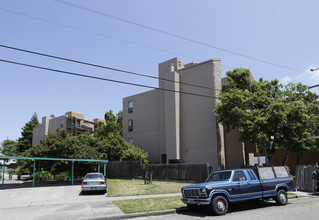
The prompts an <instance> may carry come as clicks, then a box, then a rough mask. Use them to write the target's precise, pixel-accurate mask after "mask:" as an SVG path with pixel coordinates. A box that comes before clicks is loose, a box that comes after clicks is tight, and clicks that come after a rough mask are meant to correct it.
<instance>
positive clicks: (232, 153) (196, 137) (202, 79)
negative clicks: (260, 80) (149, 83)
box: [123, 58, 245, 169]
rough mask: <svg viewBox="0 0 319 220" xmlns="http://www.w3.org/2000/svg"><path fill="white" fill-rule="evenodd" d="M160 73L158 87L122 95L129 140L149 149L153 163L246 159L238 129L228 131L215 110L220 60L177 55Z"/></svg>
mask: <svg viewBox="0 0 319 220" xmlns="http://www.w3.org/2000/svg"><path fill="white" fill-rule="evenodd" d="M159 78H160V80H159V88H158V89H155V90H151V91H148V92H144V93H141V94H137V95H133V96H129V97H126V98H124V99H123V137H124V139H125V140H127V141H128V142H130V143H132V144H135V145H137V146H139V147H140V148H142V149H144V150H145V151H147V152H148V153H149V160H150V162H152V163H176V162H185V163H209V165H210V166H213V167H214V169H224V168H236V167H239V166H240V165H242V164H245V151H244V149H245V146H244V144H243V143H241V142H239V141H238V132H236V131H232V132H231V133H228V134H225V132H224V128H223V126H221V125H220V124H218V123H217V121H216V117H215V115H214V112H213V109H214V108H215V106H216V104H217V103H218V102H219V100H218V99H217V98H216V97H217V96H218V92H219V91H220V89H221V85H222V78H221V61H220V60H219V59H212V60H208V61H205V62H202V63H190V64H184V63H183V62H182V61H181V60H180V59H178V58H174V59H171V60H168V61H165V62H163V63H160V64H159ZM194 85H198V86H194ZM169 90H170V91H169ZM172 91H177V92H172ZM192 94H197V95H192Z"/></svg>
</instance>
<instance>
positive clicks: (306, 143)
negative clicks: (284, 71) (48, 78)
mask: <svg viewBox="0 0 319 220" xmlns="http://www.w3.org/2000/svg"><path fill="white" fill-rule="evenodd" d="M227 76H228V83H227V84H225V85H223V87H222V92H221V94H220V99H221V102H220V103H219V104H218V105H217V107H216V109H215V113H216V117H217V119H218V121H219V122H222V123H223V124H224V125H225V127H226V131H230V130H231V129H234V128H238V129H239V133H240V141H243V142H248V143H255V144H257V146H258V147H260V148H261V150H262V152H263V153H264V155H265V156H266V157H267V159H268V162H270V160H271V158H272V155H273V154H274V152H275V151H276V150H277V149H278V148H283V149H287V155H286V157H285V159H284V160H283V163H284V164H285V163H286V161H287V158H288V154H289V152H290V151H294V152H298V153H300V154H302V152H304V151H307V150H309V149H310V148H315V146H317V145H316V143H317V142H318V139H317V135H316V132H318V129H317V127H316V126H317V120H310V119H311V118H314V119H315V118H318V116H317V113H318V110H317V109H318V96H317V95H315V94H314V93H311V92H310V91H308V90H307V87H306V86H303V85H302V84H289V85H287V86H286V87H285V89H283V87H282V85H280V84H279V82H278V80H273V81H266V80H263V79H260V80H259V81H251V80H250V79H249V76H250V73H249V70H248V69H234V70H233V71H229V72H227ZM314 109H315V111H314ZM315 112H316V113H315Z"/></svg>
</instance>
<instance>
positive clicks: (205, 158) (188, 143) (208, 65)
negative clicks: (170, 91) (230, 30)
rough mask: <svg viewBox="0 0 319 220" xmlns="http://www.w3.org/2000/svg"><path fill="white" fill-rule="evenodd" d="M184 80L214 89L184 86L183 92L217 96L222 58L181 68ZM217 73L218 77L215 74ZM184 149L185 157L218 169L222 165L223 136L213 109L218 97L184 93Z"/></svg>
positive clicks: (192, 161)
mask: <svg viewBox="0 0 319 220" xmlns="http://www.w3.org/2000/svg"><path fill="white" fill-rule="evenodd" d="M179 73H180V78H181V82H183V83H189V84H196V85H201V86H205V87H209V88H211V89H206V88H198V87H194V86H190V85H183V84H182V85H181V91H182V92H187V93H196V94H201V95H205V96H210V97H213V96H216V90H213V89H220V85H221V81H220V77H221V72H220V60H209V61H206V62H203V63H200V64H195V65H192V66H189V67H187V68H185V69H182V70H180V71H179ZM215 75H217V77H216V76H215ZM180 103H181V149H182V153H181V154H182V159H183V160H184V161H186V162H190V163H203V162H204V163H206V162H208V163H209V164H210V165H211V166H214V168H215V169H217V168H222V167H223V166H224V165H223V164H222V163H221V155H220V154H221V152H219V149H221V146H220V144H221V143H220V142H219V140H220V139H221V138H220V137H219V136H218V135H219V131H218V126H217V123H216V117H215V115H214V113H213V109H214V108H215V105H216V99H215V98H207V97H199V96H194V95H188V94H181V102H180Z"/></svg>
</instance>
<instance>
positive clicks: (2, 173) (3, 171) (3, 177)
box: [2, 160, 4, 184]
mask: <svg viewBox="0 0 319 220" xmlns="http://www.w3.org/2000/svg"><path fill="white" fill-rule="evenodd" d="M2 184H4V160H3V164H2Z"/></svg>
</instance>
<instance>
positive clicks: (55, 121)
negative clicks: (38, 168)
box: [32, 112, 105, 146]
mask: <svg viewBox="0 0 319 220" xmlns="http://www.w3.org/2000/svg"><path fill="white" fill-rule="evenodd" d="M99 122H102V123H105V120H103V119H98V118H96V119H93V121H91V120H87V119H85V118H84V115H83V114H81V113H76V112H67V113H65V114H64V115H61V116H59V117H50V116H44V117H42V124H41V125H39V126H37V127H34V128H33V135H32V145H33V146H34V145H37V144H40V140H42V139H44V137H45V136H46V135H48V134H49V133H55V132H56V130H57V129H58V128H60V129H65V130H66V132H68V133H70V134H72V135H78V134H81V133H83V132H89V133H92V134H93V133H94V132H95V129H96V128H97V126H98V124H99Z"/></svg>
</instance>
